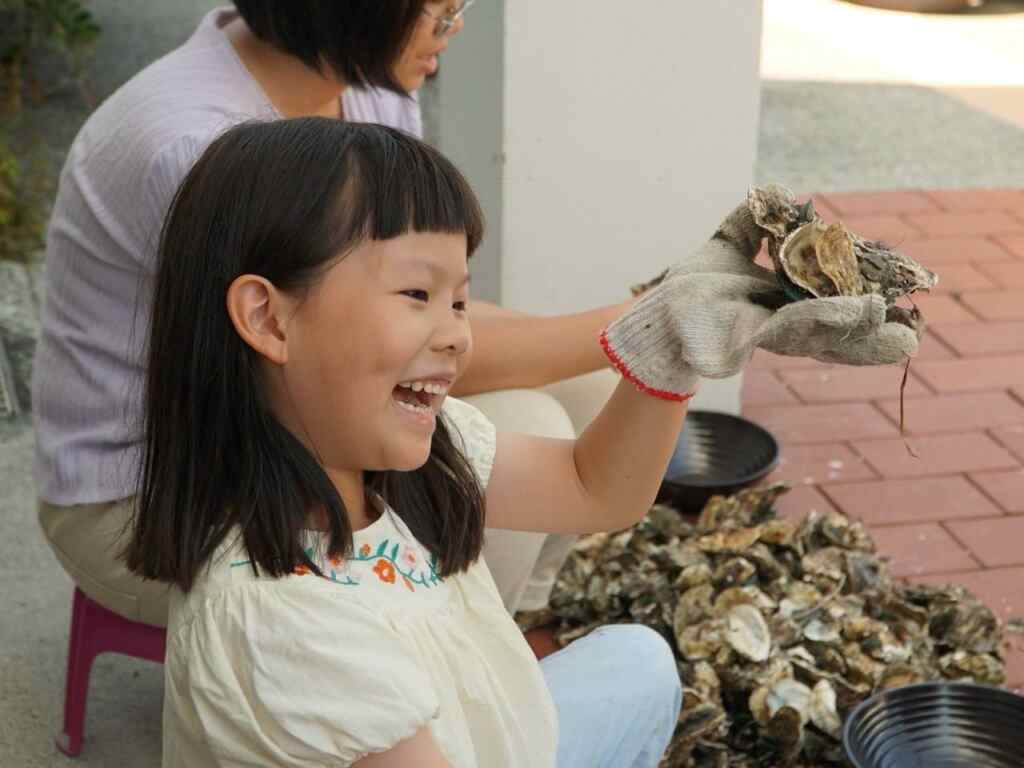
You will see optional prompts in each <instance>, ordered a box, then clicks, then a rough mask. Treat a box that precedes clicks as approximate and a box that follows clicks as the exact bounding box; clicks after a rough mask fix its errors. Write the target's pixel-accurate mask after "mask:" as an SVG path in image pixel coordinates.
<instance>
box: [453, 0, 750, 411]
mask: <svg viewBox="0 0 1024 768" xmlns="http://www.w3.org/2000/svg"><path fill="white" fill-rule="evenodd" d="M469 13H470V14H472V16H471V17H468V18H467V26H466V29H465V31H464V32H463V36H462V38H461V39H456V40H455V41H453V44H452V46H451V49H450V50H449V52H448V56H447V58H446V60H445V63H444V69H443V71H442V75H441V78H440V83H439V88H438V90H439V98H438V104H437V106H438V111H437V114H436V119H437V126H438V127H437V131H438V143H439V144H440V146H441V148H442V150H443V151H445V152H447V153H449V154H450V155H451V156H453V157H454V158H455V159H456V161H457V162H459V163H460V165H461V166H462V167H463V168H464V170H466V172H467V173H468V175H469V176H470V179H471V181H473V183H474V184H475V185H478V186H479V183H483V184H484V186H485V189H484V190H483V193H484V196H485V198H486V199H487V200H488V201H490V204H491V209H490V210H489V211H488V213H489V215H490V217H491V219H492V223H493V222H494V221H497V222H498V227H499V230H500V231H497V232H496V231H494V229H493V228H492V230H491V233H490V239H489V241H488V246H487V250H486V251H485V259H488V260H497V261H498V264H499V265H500V266H499V268H498V270H497V271H496V273H490V270H491V269H492V265H486V266H483V265H479V266H478V268H480V267H481V266H483V269H484V272H485V274H488V273H490V279H489V280H488V279H485V280H484V281H482V282H484V284H485V285H486V284H488V282H490V284H492V285H493V284H496V288H497V291H496V292H495V293H496V294H497V295H493V294H492V295H491V296H490V298H496V299H499V300H500V302H501V303H502V304H504V305H505V306H508V307H511V308H514V309H520V310H525V311H529V312H535V313H540V314H554V313H561V312H571V311H577V310H582V309H586V308H590V307H595V306H598V305H601V304H607V303H612V302H615V301H619V300H621V299H622V298H624V297H626V296H628V286H629V285H630V284H632V283H636V282H640V281H643V280H646V279H648V278H650V277H651V276H653V275H654V274H656V273H658V272H659V271H661V270H662V269H663V268H664V267H666V266H668V265H669V264H671V263H672V262H673V261H674V260H675V259H677V258H678V257H679V256H681V255H682V254H683V253H685V252H686V251H687V250H688V249H691V248H693V247H695V246H697V245H698V244H700V243H701V242H703V241H704V240H705V239H707V237H709V236H710V235H711V233H712V232H713V231H714V229H715V226H716V225H717V224H718V223H719V222H720V221H721V219H722V218H723V217H724V216H725V215H726V214H727V213H728V212H729V211H730V210H731V209H732V207H733V206H735V205H736V204H737V203H738V202H740V201H741V200H742V199H743V198H744V196H745V195H746V191H747V187H748V186H749V185H750V183H751V182H752V180H753V173H754V160H755V153H756V146H757V135H758V117H759V111H760V84H759V71H758V66H759V53H760V35H761V3H760V0H730V2H727V3H723V2H713V3H697V2H692V0H687V1H685V2H680V0H645V2H643V3H635V2H634V3H612V2H605V1H604V0H601V1H596V0H508V2H503V3H501V2H498V0H479V2H477V4H476V5H475V6H474V7H473V8H472V9H471V10H470V12H469ZM483 41H490V44H489V45H483V44H482V43H483ZM488 78H496V79H494V80H490V81H488ZM496 116H497V117H500V120H497V121H496V119H495V118H496ZM474 126H480V130H481V131H482V132H483V134H486V141H485V142H484V144H487V143H488V142H490V148H491V151H489V152H488V151H486V149H485V148H484V147H476V148H475V149H473V148H472V147H471V145H472V144H473V143H474V142H479V140H480V138H481V134H478V133H476V132H475V131H474ZM499 128H500V133H499ZM495 142H496V143H495ZM495 205H498V206H499V207H494V206H495ZM474 279H476V276H474ZM695 407H701V408H711V409H715V410H724V411H728V412H732V413H738V412H739V381H738V380H729V381H724V382H708V383H707V384H705V386H704V387H703V389H702V392H701V395H700V398H699V399H698V401H697V402H696V404H695Z"/></svg>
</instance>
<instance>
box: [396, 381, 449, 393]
mask: <svg viewBox="0 0 1024 768" xmlns="http://www.w3.org/2000/svg"><path fill="white" fill-rule="evenodd" d="M398 386H400V387H402V388H403V389H411V390H412V391H413V392H426V393H428V394H431V395H443V394H444V393H445V391H446V390H445V387H444V385H443V384H431V383H430V382H426V383H424V382H422V381H403V382H401V383H400V384H399V385H398Z"/></svg>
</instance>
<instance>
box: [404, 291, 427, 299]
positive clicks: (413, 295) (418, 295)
mask: <svg viewBox="0 0 1024 768" xmlns="http://www.w3.org/2000/svg"><path fill="white" fill-rule="evenodd" d="M402 295H403V296H408V297H409V298H410V299H416V301H430V294H429V293H427V292H426V291H402Z"/></svg>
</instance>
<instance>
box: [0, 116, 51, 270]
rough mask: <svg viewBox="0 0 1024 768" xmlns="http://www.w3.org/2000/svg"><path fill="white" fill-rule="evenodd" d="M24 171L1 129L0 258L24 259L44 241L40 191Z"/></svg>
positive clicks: (43, 219) (43, 220)
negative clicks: (34, 186)
mask: <svg viewBox="0 0 1024 768" xmlns="http://www.w3.org/2000/svg"><path fill="white" fill-rule="evenodd" d="M27 175H28V174H24V173H23V172H22V168H21V166H20V164H19V163H18V160H17V158H15V156H14V154H13V153H12V152H11V151H10V149H8V147H7V143H6V141H5V140H4V137H3V134H2V133H0V260H2V259H9V260H15V261H27V260H28V259H29V258H30V257H31V255H32V254H33V253H35V252H36V251H37V250H39V249H40V248H41V247H42V245H43V232H44V229H45V223H46V222H45V215H44V214H43V209H42V206H41V205H40V197H41V195H40V194H39V190H37V189H34V188H33V185H32V184H31V183H30V182H29V181H28V180H27V179H26V176H27Z"/></svg>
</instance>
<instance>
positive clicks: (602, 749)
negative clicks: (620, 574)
mask: <svg viewBox="0 0 1024 768" xmlns="http://www.w3.org/2000/svg"><path fill="white" fill-rule="evenodd" d="M540 667H541V671H542V672H543V673H544V678H545V679H546V680H547V684H548V689H549V690H550V691H551V695H552V697H553V698H554V700H555V707H556V709H557V710H558V723H559V724H558V768H656V767H657V765H658V762H659V761H660V760H661V758H662V756H663V754H664V752H665V748H666V747H667V746H668V743H669V740H670V739H671V738H672V732H673V731H674V730H675V727H676V722H677V721H678V719H679V710H680V707H681V706H682V702H683V691H682V688H681V687H680V684H679V672H678V670H677V669H676V663H675V659H674V658H673V656H672V650H671V649H670V648H669V646H668V643H666V642H665V640H664V638H662V637H661V635H659V634H658V633H657V632H655V631H654V630H652V629H648V628H647V627H643V626H639V625H627V624H619V625H615V626H608V627H601V628H600V629H597V630H595V631H593V632H591V633H590V634H589V635H587V636H586V637H582V638H580V639H579V640H577V641H575V642H574V643H571V644H570V645H568V646H566V647H565V648H563V649H562V650H560V651H559V652H558V653H553V654H551V655H550V656H548V657H547V658H545V659H544V660H543V661H541V663H540Z"/></svg>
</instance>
